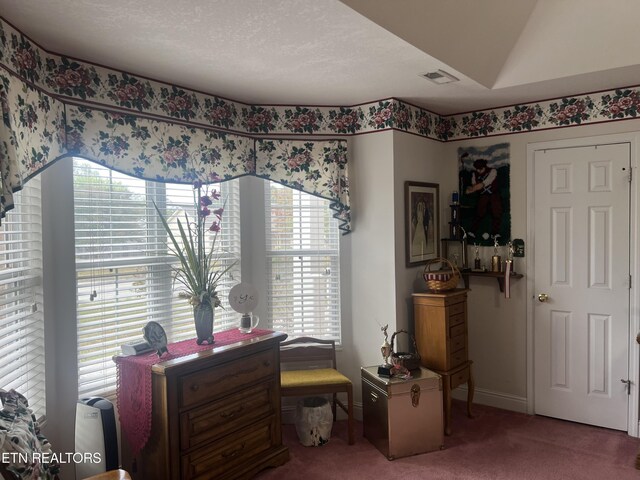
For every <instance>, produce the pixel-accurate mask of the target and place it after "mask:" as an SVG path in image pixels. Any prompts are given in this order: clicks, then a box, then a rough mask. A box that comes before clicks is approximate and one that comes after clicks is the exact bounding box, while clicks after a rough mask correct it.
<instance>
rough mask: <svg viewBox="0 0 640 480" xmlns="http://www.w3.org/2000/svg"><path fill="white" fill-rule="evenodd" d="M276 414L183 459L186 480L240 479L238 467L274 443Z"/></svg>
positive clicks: (184, 456)
mask: <svg viewBox="0 0 640 480" xmlns="http://www.w3.org/2000/svg"><path fill="white" fill-rule="evenodd" d="M275 423H276V417H275V416H272V417H269V418H268V419H265V420H262V421H260V422H258V423H255V424H254V425H252V426H250V427H247V428H245V429H243V430H240V431H238V432H235V433H234V434H232V435H228V436H227V437H225V438H223V439H221V440H218V441H216V442H213V443H209V444H207V445H204V446H202V447H201V448H199V449H197V450H195V451H194V452H192V453H189V454H188V455H183V456H182V460H181V471H182V479H183V480H187V479H192V480H200V479H202V480H205V479H213V478H215V479H216V480H222V479H227V478H236V476H237V472H235V474H234V470H235V469H236V467H240V466H242V464H244V463H245V462H251V461H252V458H254V457H256V456H258V455H260V454H261V453H263V452H266V451H267V450H269V449H270V448H271V447H272V446H273V441H272V439H273V438H274V436H275V433H274V432H275V430H276V426H275Z"/></svg>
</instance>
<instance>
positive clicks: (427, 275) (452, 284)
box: [422, 258, 460, 292]
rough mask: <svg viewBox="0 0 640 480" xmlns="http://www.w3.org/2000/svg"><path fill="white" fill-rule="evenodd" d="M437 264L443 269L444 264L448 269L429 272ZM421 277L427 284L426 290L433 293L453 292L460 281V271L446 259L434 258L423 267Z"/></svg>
mask: <svg viewBox="0 0 640 480" xmlns="http://www.w3.org/2000/svg"><path fill="white" fill-rule="evenodd" d="M437 264H441V265H442V266H443V267H444V266H445V264H446V265H448V266H449V268H448V269H447V268H445V269H440V270H431V268H432V267H433V266H434V265H437ZM422 277H423V278H424V281H425V282H426V283H427V288H428V289H429V290H431V291H433V292H442V291H446V290H453V289H454V288H456V287H457V286H458V282H459V281H460V270H458V267H456V266H455V265H454V264H453V263H451V262H450V261H449V260H447V259H446V258H434V259H432V260H429V261H428V262H427V264H426V265H425V267H424V273H423V274H422Z"/></svg>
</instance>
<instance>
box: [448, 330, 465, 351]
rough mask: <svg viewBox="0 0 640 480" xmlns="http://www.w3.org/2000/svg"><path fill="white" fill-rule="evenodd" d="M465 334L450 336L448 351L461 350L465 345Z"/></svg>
mask: <svg viewBox="0 0 640 480" xmlns="http://www.w3.org/2000/svg"><path fill="white" fill-rule="evenodd" d="M466 340H467V336H466V335H464V334H462V335H458V336H456V337H452V338H451V343H450V346H451V348H450V350H449V351H450V352H457V351H458V350H462V349H463V348H465V347H466V345H467V341H466Z"/></svg>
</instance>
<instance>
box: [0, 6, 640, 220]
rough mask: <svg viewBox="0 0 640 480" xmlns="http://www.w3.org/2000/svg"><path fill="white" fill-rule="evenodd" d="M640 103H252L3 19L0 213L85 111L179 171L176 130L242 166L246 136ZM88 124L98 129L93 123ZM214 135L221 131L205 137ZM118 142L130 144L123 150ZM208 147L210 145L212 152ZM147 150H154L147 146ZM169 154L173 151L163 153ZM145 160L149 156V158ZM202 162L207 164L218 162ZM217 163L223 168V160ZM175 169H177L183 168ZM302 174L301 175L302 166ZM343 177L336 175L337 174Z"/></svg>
mask: <svg viewBox="0 0 640 480" xmlns="http://www.w3.org/2000/svg"><path fill="white" fill-rule="evenodd" d="M639 105H640V87H625V88H619V89H614V90H608V91H601V92H595V93H589V94H583V95H576V96H571V97H564V98H559V99H551V100H545V101H541V102H532V103H525V104H521V105H513V106H507V107H500V108H495V109H487V110H482V111H475V112H469V113H461V114H455V115H438V114H436V113H434V112H431V111H429V110H426V109H424V108H420V107H417V106H414V105H411V104H408V103H406V102H403V101H401V100H398V99H395V98H389V99H384V100H379V101H375V102H369V103H365V104H361V105H353V106H295V105H290V106H287V105H284V106H282V105H281V106H272V105H249V104H246V103H242V102H238V101H234V100H229V99H226V98H223V97H219V96H216V95H209V94H205V93H202V92H198V91H194V90H189V89H187V88H183V87H180V86H177V85H170V84H167V83H163V82H158V81H155V80H152V79H148V78H146V77H143V76H136V75H133V74H130V73H127V72H121V71H118V70H115V69H110V68H107V67H104V66H99V65H95V64H92V63H90V62H85V61H81V60H76V59H73V58H69V57H65V56H61V55H57V54H54V53H50V52H48V51H46V50H45V49H44V48H42V47H40V46H39V45H37V44H36V43H34V42H33V41H32V40H30V39H29V38H28V37H27V36H25V35H24V34H23V33H22V32H20V31H19V30H17V29H16V28H14V27H13V26H12V25H11V24H9V23H8V22H6V21H5V20H4V19H2V18H0V107H1V109H2V117H3V124H4V126H5V127H7V128H5V129H3V130H1V131H0V174H1V175H2V183H3V185H2V191H1V192H0V193H1V194H2V196H3V199H4V201H5V204H6V205H3V206H0V211H1V212H2V213H3V212H4V210H5V209H7V208H10V206H11V192H13V191H15V190H17V189H19V187H20V185H21V182H22V180H23V179H26V178H28V177H29V175H32V174H35V173H37V172H38V171H39V170H40V169H41V168H44V166H46V165H47V164H48V163H50V162H52V161H54V160H55V159H57V158H58V157H60V156H64V154H66V153H67V149H66V142H67V141H70V144H71V145H73V144H74V142H78V141H79V139H78V137H77V135H78V132H79V130H81V129H80V128H78V127H77V126H76V125H74V124H73V122H74V121H81V122H82V121H85V120H86V119H85V120H82V119H79V116H81V115H79V114H80V113H82V112H81V109H82V108H84V109H85V113H86V111H87V109H93V110H95V111H96V112H97V111H105V112H106V111H110V112H111V114H110V115H111V117H112V118H111V119H110V120H109V119H106V118H102V119H100V120H99V122H102V126H103V127H104V128H105V129H106V130H109V129H111V130H114V128H115V127H117V126H118V125H115V124H114V123H113V119H118V120H117V121H118V122H122V121H124V122H125V124H124V125H123V124H122V123H120V124H119V126H120V127H125V128H126V129H129V131H128V132H127V133H126V135H125V134H122V135H120V138H119V139H116V138H115V136H114V135H113V134H110V135H111V140H114V141H116V140H117V141H116V143H112V144H111V145H108V146H104V145H103V149H106V150H105V152H106V151H108V150H109V149H115V150H116V151H117V150H118V149H119V148H125V146H126V145H125V144H126V143H127V142H129V141H130V140H131V139H134V140H135V142H137V143H138V144H143V143H145V142H143V141H146V139H145V138H137V139H136V138H135V136H136V135H147V134H148V133H149V132H150V131H152V130H154V131H155V132H156V133H157V132H161V131H164V134H165V135H167V137H166V138H165V139H163V141H161V142H160V143H158V144H156V145H154V147H153V148H155V149H156V150H155V153H156V154H157V155H158V156H160V157H162V158H161V162H160V163H162V161H164V160H166V159H168V160H169V163H171V158H172V155H174V154H175V155H181V154H182V153H181V152H180V149H181V148H183V147H184V143H185V142H184V139H181V138H180V136H179V135H174V136H171V132H174V133H175V132H182V131H184V130H188V131H189V133H188V134H187V136H188V137H189V138H190V139H191V138H196V137H197V140H196V143H197V146H194V147H193V148H195V151H191V152H189V154H190V155H194V154H197V152H200V153H202V151H204V150H206V149H207V148H209V147H211V145H213V144H212V143H211V142H214V143H215V144H216V145H215V148H214V150H216V151H217V152H218V153H219V152H221V151H226V153H229V152H235V153H233V155H232V156H231V158H235V160H236V161H237V162H240V164H242V162H245V163H246V162H247V161H248V160H247V159H248V158H249V157H250V156H251V155H256V154H257V152H256V150H255V149H253V150H252V149H249V150H250V151H248V150H246V148H248V147H247V146H246V145H247V144H246V142H244V141H242V140H241V139H240V137H242V136H245V137H247V136H248V137H249V138H251V139H252V140H253V141H256V140H258V139H261V138H264V137H271V138H275V137H284V136H289V137H294V138H295V137H306V138H309V137H311V138H313V137H315V136H319V135H321V136H326V135H330V136H333V137H340V136H351V135H358V134H363V133H371V132H376V131H382V130H389V129H394V130H398V131H405V132H408V133H412V134H415V135H419V136H423V137H426V138H431V139H433V140H437V141H442V142H447V141H455V140H462V139H468V138H476V137H487V136H495V135H504V134H511V133H522V132H530V131H536V130H542V129H549V128H562V127H571V126H577V125H586V124H590V123H600V122H606V121H617V120H625V119H633V118H638V115H639ZM118 112H120V113H118ZM67 116H68V117H69V118H67ZM97 117H99V115H97ZM121 119H124V120H121ZM132 119H133V120H132ZM90 120H91V121H98V120H96V119H95V118H94V119H90ZM109 122H111V123H109ZM136 122H139V123H141V124H144V123H146V124H147V125H146V126H145V127H142V128H138V126H137V125H133V124H134V123H136ZM114 125H115V127H114ZM167 126H169V127H167ZM129 127H131V128H129ZM145 128H146V129H147V130H146V131H145ZM167 128H169V130H168V129H167ZM89 129H90V130H91V128H89ZM106 130H102V131H101V130H99V129H96V128H93V130H92V133H93V135H94V136H95V138H93V139H92V140H91V141H92V142H93V146H92V147H91V148H93V149H94V151H95V148H96V145H98V144H99V143H101V140H100V138H99V136H100V135H104V134H106V133H105V132H106ZM115 130H117V128H115ZM212 130H213V131H215V132H217V133H215V134H214V133H206V131H212ZM74 135H75V137H74ZM123 135H124V136H123ZM228 135H231V136H235V137H237V140H238V141H237V144H238V145H240V146H242V147H243V148H244V150H243V149H242V148H241V149H240V150H239V151H234V150H232V149H230V148H229V145H231V144H230V143H229V141H228V139H227V138H226V136H228ZM125 137H126V138H125ZM288 141H289V142H292V141H291V140H288ZM321 141H323V140H315V139H314V140H313V141H311V140H307V141H306V143H307V144H310V143H309V142H321ZM117 142H124V143H122V144H120V145H119V144H118V143H117ZM135 142H134V143H135ZM181 142H182V143H181ZM207 142H209V144H210V145H209V147H207V146H206V144H207ZM102 143H105V142H102ZM145 144H146V145H147V146H148V145H149V142H146V143H145ZM274 145H275V144H274ZM335 145H337V144H334V146H335ZM76 147H77V150H78V151H82V148H85V149H87V148H88V147H87V145H83V146H80V145H77V146H75V147H73V148H76ZM81 147H82V148H81ZM73 148H72V150H73ZM99 148H100V147H98V150H99ZM163 148H165V149H169V150H171V151H170V152H168V151H164V150H162V149H163ZM322 148H323V147H321V146H319V148H318V149H316V150H315V151H314V154H313V155H316V156H318V155H320V156H322V155H325V153H324V152H323V151H322ZM283 149H284V150H283V151H289V152H293V153H292V155H293V157H295V158H293V157H292V158H288V159H286V160H282V159H283V158H284V157H283V155H282V154H281V155H279V157H280V160H281V161H282V162H283V163H282V166H283V168H284V169H285V170H287V168H288V167H287V165H288V164H295V163H297V162H298V161H299V160H300V158H301V157H300V156H299V154H298V153H295V152H296V150H295V149H294V148H293V145H291V146H290V147H289V148H284V147H283ZM210 150H211V148H210ZM343 150H344V151H343ZM105 152H103V153H105ZM338 152H340V153H339V155H345V158H346V146H344V147H343V146H340V147H339V148H338ZM85 153H86V152H85ZM147 153H148V152H147ZM147 153H145V152H143V154H141V155H143V156H144V155H146V154H147ZM183 153H184V152H183ZM334 153H335V152H334ZM216 155H217V153H216ZM296 155H297V156H296ZM339 155H338V156H339ZM147 156H148V157H149V158H150V156H149V155H147ZM234 156H235V157H234ZM248 156H249V157H248ZM332 157H335V155H334V154H333V153H332V154H326V155H325V156H324V157H322V158H323V159H316V161H317V162H318V165H324V162H325V161H326V159H327V158H332ZM11 158H19V163H20V164H21V165H19V167H18V168H17V167H16V166H15V165H13V166H11V165H8V163H9V162H7V159H11ZM149 158H147V159H146V161H147V162H148V163H147V165H149V164H151V163H152V162H151V161H150V160H149ZM202 158H203V159H204V160H203V161H210V160H211V158H209V159H208V160H207V159H205V157H202ZM214 160H216V161H217V162H218V160H219V159H214ZM218 163H219V162H218ZM176 164H177V165H179V162H176ZM158 168H159V169H160V170H162V169H164V171H165V172H170V171H171V167H167V164H166V162H165V163H164V164H162V165H161V166H160V167H158ZM199 168H200V167H199ZM201 168H204V170H207V169H210V168H209V167H201ZM229 168H231V170H233V168H240V169H242V168H244V167H241V166H240V167H238V165H236V166H234V167H233V168H232V167H229ZM295 168H298V170H300V169H299V167H295ZM295 168H294V169H289V171H288V175H289V176H290V177H291V178H289V179H287V181H289V182H290V183H292V184H293V183H296V182H298V183H297V184H298V185H299V184H300V182H301V181H302V180H303V178H302V177H301V176H299V175H297V174H298V173H299V172H295V171H294V170H295ZM305 168H306V167H305ZM338 170H339V171H340V174H342V175H344V178H343V179H342V180H336V179H329V180H327V181H326V182H325V188H326V189H328V190H327V191H325V192H324V193H316V194H318V195H319V196H326V197H327V198H332V199H334V200H336V201H337V202H338V203H339V204H341V206H340V207H336V208H335V209H336V212H337V214H338V215H339V217H340V218H341V219H342V220H343V221H344V220H345V219H346V217H348V204H343V203H342V202H343V201H344V202H348V196H345V197H344V198H342V199H336V198H334V197H329V195H334V194H335V193H336V191H337V190H336V185H339V184H342V187H340V189H339V190H342V191H343V192H344V189H345V188H346V186H347V185H348V180H347V178H346V164H345V165H343V166H341V167H340V168H339V169H338ZM338 170H336V169H333V170H332V173H336V172H337V171H338ZM328 171H329V170H328V169H326V168H324V167H318V169H316V170H313V171H312V172H305V175H306V178H304V181H305V182H309V183H310V184H312V185H313V187H314V188H315V187H317V186H318V185H319V184H318V182H317V178H314V177H315V176H317V175H323V174H326V173H327V172H328ZM209 173H213V174H220V172H209ZM228 174H229V173H228V172H227V173H225V174H224V175H228ZM223 178H226V177H223ZM293 178H295V180H294V179H293ZM346 228H347V229H348V227H346Z"/></svg>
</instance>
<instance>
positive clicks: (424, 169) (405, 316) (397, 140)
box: [389, 132, 457, 351]
mask: <svg viewBox="0 0 640 480" xmlns="http://www.w3.org/2000/svg"><path fill="white" fill-rule="evenodd" d="M445 146H446V145H445V144H443V143H441V142H437V141H435V140H429V139H424V138H421V137H418V136H416V135H410V134H408V133H404V132H394V135H393V169H394V180H393V186H394V191H395V192H394V202H395V218H394V232H395V245H396V254H395V262H396V323H397V325H396V330H399V329H402V328H404V329H409V331H413V329H414V325H413V298H412V296H411V294H412V293H413V292H422V291H424V290H425V283H424V280H423V278H422V274H423V272H424V265H421V266H417V267H411V268H407V267H406V255H405V249H406V238H405V235H406V225H405V214H406V210H405V192H404V183H405V182H406V181H413V182H428V183H437V184H438V185H439V191H440V211H439V212H438V213H439V219H440V234H439V237H445V236H447V235H446V232H447V231H448V228H449V227H448V224H447V222H448V217H449V213H448V212H449V208H448V205H449V203H448V199H450V198H451V192H452V191H453V190H454V189H455V188H456V182H457V172H456V168H457V166H456V163H455V162H450V161H449V159H448V158H447V156H446V155H445ZM439 242H440V240H439V239H438V243H439ZM438 246H440V245H438ZM389 332H390V333H391V332H392V330H391V328H390V329H389ZM402 339H403V340H406V335H403V336H402ZM406 348H408V345H404V346H403V347H402V351H407V350H406ZM396 350H398V349H397V348H396Z"/></svg>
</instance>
